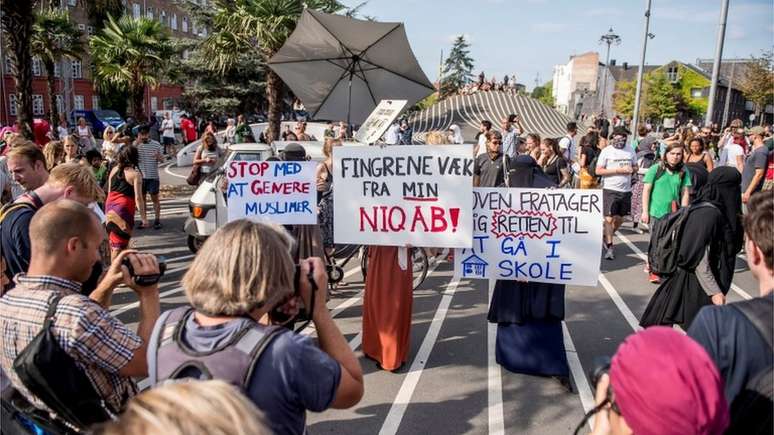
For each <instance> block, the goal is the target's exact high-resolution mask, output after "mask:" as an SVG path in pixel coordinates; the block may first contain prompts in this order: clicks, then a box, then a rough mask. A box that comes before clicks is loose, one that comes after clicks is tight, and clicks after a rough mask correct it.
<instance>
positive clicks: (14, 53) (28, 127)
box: [0, 0, 37, 139]
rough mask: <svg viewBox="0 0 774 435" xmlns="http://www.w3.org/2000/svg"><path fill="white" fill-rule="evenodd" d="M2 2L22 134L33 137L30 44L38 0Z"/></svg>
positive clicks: (4, 26)
mask: <svg viewBox="0 0 774 435" xmlns="http://www.w3.org/2000/svg"><path fill="white" fill-rule="evenodd" d="M0 5H2V13H0V19H1V20H2V24H3V25H2V31H3V32H4V36H5V38H4V39H5V43H6V44H7V47H8V48H9V54H10V58H11V60H12V63H11V73H12V74H13V80H14V85H15V87H16V110H17V113H18V115H17V117H16V119H17V121H18V122H19V124H20V126H21V130H22V131H21V132H22V134H24V135H25V136H27V137H28V138H30V139H32V137H33V136H32V56H31V54H30V49H29V48H30V38H31V37H32V25H33V23H34V22H35V15H34V14H33V10H34V8H35V7H36V6H37V1H34V0H29V1H26V0H22V1H4V2H0Z"/></svg>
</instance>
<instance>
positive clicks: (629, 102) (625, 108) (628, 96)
mask: <svg viewBox="0 0 774 435" xmlns="http://www.w3.org/2000/svg"><path fill="white" fill-rule="evenodd" d="M636 87H637V83H636V82H635V81H634V80H630V81H626V82H619V83H618V84H617V85H616V87H615V92H614V93H613V110H615V111H616V112H617V113H618V114H620V115H623V116H624V117H627V118H631V117H632V116H633V113H634V92H635V90H636ZM640 104H642V101H641V102H640Z"/></svg>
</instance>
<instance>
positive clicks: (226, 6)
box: [201, 0, 344, 141]
mask: <svg viewBox="0 0 774 435" xmlns="http://www.w3.org/2000/svg"><path fill="white" fill-rule="evenodd" d="M210 3H211V4H210V6H211V9H210V12H211V14H210V15H209V16H208V23H207V24H211V26H212V28H211V29H210V30H211V32H210V34H209V36H208V37H207V38H206V39H205V40H204V41H203V42H202V46H201V49H202V51H203V53H205V56H206V58H207V59H210V60H211V63H212V67H213V69H215V70H216V71H219V72H221V73H225V72H226V71H228V70H229V69H231V68H232V67H234V66H235V65H236V64H237V62H238V60H239V56H240V55H242V54H244V53H252V52H254V53H255V54H257V55H258V56H260V57H261V58H262V60H263V61H264V69H265V72H266V99H267V102H268V106H269V110H268V111H269V113H268V115H269V116H268V118H269V128H268V137H267V139H268V140H269V141H271V140H273V139H275V138H277V137H279V132H280V109H281V107H280V105H281V101H282V98H281V96H282V90H283V83H282V79H280V77H279V76H278V75H277V74H276V73H275V72H274V71H273V70H271V69H270V68H268V67H267V66H266V62H267V61H268V60H269V58H271V57H272V56H273V55H274V54H275V53H277V51H278V50H279V49H280V48H281V47H282V45H283V44H284V43H285V40H287V38H288V36H290V33H291V32H293V29H295V27H296V22H298V18H299V17H300V16H301V12H303V10H304V7H308V8H310V9H315V10H320V11H323V12H328V13H333V12H337V11H339V10H341V9H343V8H344V7H343V6H342V5H341V4H340V3H339V2H338V1H336V0H306V1H303V2H302V1H301V0H212V1H211V2H210Z"/></svg>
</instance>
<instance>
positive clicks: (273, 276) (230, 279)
mask: <svg viewBox="0 0 774 435" xmlns="http://www.w3.org/2000/svg"><path fill="white" fill-rule="evenodd" d="M292 245H293V242H292V239H291V237H290V235H289V234H288V233H287V231H285V229H284V228H282V227H280V226H276V225H269V224H264V223H257V222H251V221H248V220H246V219H240V220H237V221H234V222H231V223H229V224H227V225H226V226H224V227H223V228H221V229H219V230H218V231H216V232H215V234H213V235H212V236H211V237H210V238H208V239H207V241H206V242H204V245H203V246H202V248H201V249H200V250H199V253H198V254H197V256H196V258H195V259H194V261H193V263H192V264H191V267H190V268H189V269H188V272H186V274H185V275H184V276H183V281H182V284H183V288H184V289H185V294H186V297H187V298H188V301H189V302H190V303H191V305H192V306H193V307H194V308H195V309H196V310H197V311H199V312H201V313H202V314H205V315H210V316H241V315H245V314H248V313H249V312H251V311H252V310H253V309H255V308H260V307H263V306H268V307H273V306H274V305H276V304H278V303H280V302H282V301H283V300H285V299H287V298H288V297H289V296H290V295H292V294H293V291H294V289H293V273H294V265H293V259H292V258H291V256H290V249H291V247H292Z"/></svg>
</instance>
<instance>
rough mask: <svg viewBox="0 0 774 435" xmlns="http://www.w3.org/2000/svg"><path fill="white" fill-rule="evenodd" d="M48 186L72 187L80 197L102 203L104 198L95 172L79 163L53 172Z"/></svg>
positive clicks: (63, 166)
mask: <svg viewBox="0 0 774 435" xmlns="http://www.w3.org/2000/svg"><path fill="white" fill-rule="evenodd" d="M47 183H48V184H53V185H58V186H61V187H65V186H72V187H74V188H75V190H76V191H77V192H78V195H79V196H82V197H84V198H88V199H91V200H92V201H100V200H102V198H103V197H104V193H103V192H102V189H101V188H100V187H99V184H97V179H96V178H94V172H93V171H92V170H91V168H90V167H88V166H85V165H81V164H79V163H63V164H61V165H58V166H57V167H55V168H54V169H52V170H51V174H50V175H49V177H48V182H47Z"/></svg>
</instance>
